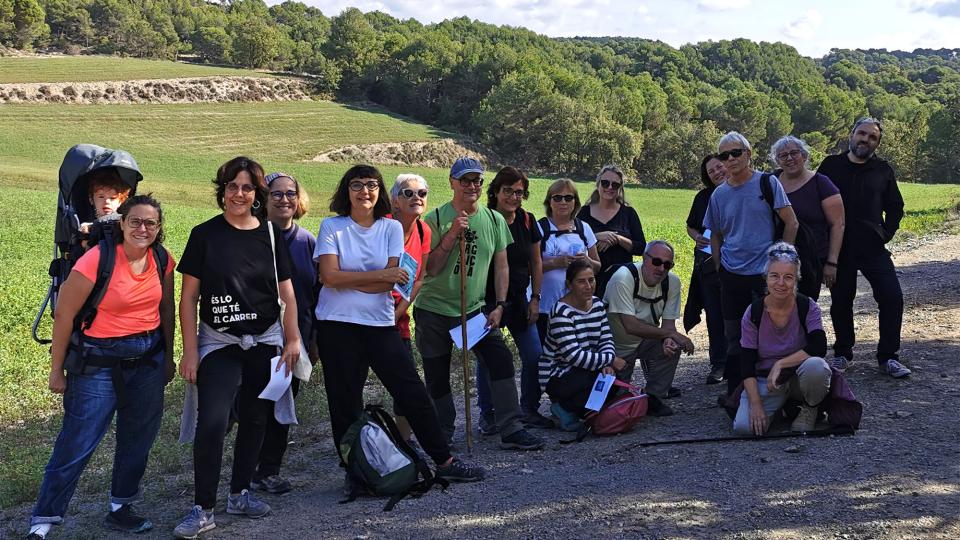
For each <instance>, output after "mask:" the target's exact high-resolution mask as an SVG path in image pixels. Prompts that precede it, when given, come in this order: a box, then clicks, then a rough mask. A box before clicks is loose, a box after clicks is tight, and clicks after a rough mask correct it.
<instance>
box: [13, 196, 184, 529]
mask: <svg viewBox="0 0 960 540" xmlns="http://www.w3.org/2000/svg"><path fill="white" fill-rule="evenodd" d="M118 212H119V214H120V220H119V221H118V222H117V225H115V227H119V230H118V231H117V232H116V233H115V234H114V235H113V238H114V239H116V241H117V244H116V246H115V247H114V246H110V249H112V250H115V258H114V266H113V271H112V272H111V277H110V281H109V282H108V283H107V285H106V289H105V293H104V295H103V298H102V299H101V301H100V303H99V304H98V305H97V307H96V312H95V313H94V314H93V319H92V321H87V323H88V324H87V325H85V326H83V327H80V326H75V324H74V321H75V318H77V317H78V316H82V313H83V311H84V309H83V308H84V306H85V304H86V302H87V300H88V297H89V296H90V294H91V293H92V292H93V289H94V284H95V283H96V281H97V275H98V267H99V263H100V258H101V255H102V254H101V253H100V245H106V244H100V245H98V246H94V247H93V248H91V249H90V250H89V251H87V252H86V253H85V254H84V255H83V256H82V257H80V259H79V260H78V261H77V263H76V265H74V267H73V270H72V271H71V272H70V276H69V277H68V278H67V280H66V281H65V282H64V283H63V286H62V287H61V288H60V299H59V301H58V302H57V310H56V316H55V317H54V319H53V345H52V346H51V348H50V355H51V367H50V381H49V386H50V391H51V392H53V393H56V394H63V410H64V415H63V426H62V427H61V428H60V435H58V436H57V441H56V443H55V444H54V447H53V453H52V454H51V455H50V461H49V462H48V463H47V467H46V469H45V471H44V475H43V483H42V484H41V486H40V495H39V497H38V498H37V504H36V506H34V509H33V514H32V517H31V518H30V533H29V536H28V537H27V538H33V539H40V538H44V537H45V536H46V535H47V533H48V532H49V531H50V529H51V527H52V525H55V524H59V523H62V522H63V516H64V515H65V514H66V512H67V505H68V504H69V503H70V499H71V498H72V497H73V492H74V490H75V489H76V487H77V482H78V481H79V480H80V475H81V473H83V469H84V468H85V467H86V465H87V462H88V461H89V459H90V456H92V455H93V452H94V451H95V450H96V449H97V446H99V444H100V441H101V440H102V439H103V437H104V435H106V433H107V431H108V430H109V429H110V424H111V423H112V420H113V416H114V413H116V416H117V427H116V438H117V444H116V450H115V452H114V458H113V482H112V484H111V488H110V510H109V512H108V513H107V515H106V517H105V518H104V524H105V525H106V526H107V527H109V528H111V529H115V530H120V531H125V532H134V533H139V532H143V531H147V530H149V529H151V528H153V524H152V523H151V522H150V520H148V519H146V518H143V517H141V516H139V515H137V513H136V512H135V511H134V509H133V503H135V502H137V501H138V500H140V498H141V481H142V479H143V473H144V471H145V470H146V467H147V458H148V456H149V453H150V448H151V447H152V446H153V442H154V440H156V437H157V432H158V431H159V429H160V418H161V415H162V414H163V388H164V386H165V385H166V383H168V382H170V380H171V379H172V378H173V374H174V364H173V335H174V303H173V267H174V265H175V263H174V261H173V258H172V257H171V256H170V254H169V253H168V252H166V250H165V248H163V246H162V245H161V242H162V241H163V228H162V225H163V211H162V210H161V208H160V203H159V202H157V200H156V199H154V198H153V197H151V196H150V195H136V196H134V197H131V198H129V199H127V200H126V201H124V203H123V204H121V205H120V208H119V209H118ZM155 250H164V253H163V254H162V255H165V257H164V256H162V255H161V254H158V253H157V252H156V251H155ZM161 257H162V258H161ZM164 262H165V263H166V268H165V269H164V268H163V265H164ZM116 377H119V380H118V379H117V378H116Z"/></svg>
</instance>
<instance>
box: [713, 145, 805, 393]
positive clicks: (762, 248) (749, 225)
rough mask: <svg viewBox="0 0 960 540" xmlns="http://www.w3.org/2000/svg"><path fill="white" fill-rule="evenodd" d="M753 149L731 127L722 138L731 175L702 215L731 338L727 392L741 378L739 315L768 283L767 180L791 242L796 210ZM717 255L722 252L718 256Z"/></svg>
mask: <svg viewBox="0 0 960 540" xmlns="http://www.w3.org/2000/svg"><path fill="white" fill-rule="evenodd" d="M751 157H753V152H752V150H751V148H750V142H749V141H747V138H746V137H744V136H743V135H741V134H740V133H737V132H736V131H731V132H729V133H727V134H726V135H724V136H723V137H721V138H720V144H719V147H718V153H717V159H719V160H720V161H721V162H723V165H724V167H726V169H727V174H728V177H727V181H726V182H725V183H723V184H721V185H719V186H717V189H716V190H714V192H713V195H711V196H710V202H709V203H708V204H707V212H706V214H705V215H704V217H703V226H704V227H706V228H707V229H709V230H710V247H711V251H712V252H713V261H714V265H716V268H717V271H718V272H719V273H720V309H721V311H722V312H723V331H724V334H725V336H726V338H727V364H726V367H725V371H724V378H725V379H727V394H730V393H732V392H733V391H734V390H735V389H736V387H737V386H738V385H739V384H740V379H741V377H740V319H741V318H743V313H744V311H746V309H747V307H748V306H749V305H750V303H751V302H752V301H753V298H754V297H755V296H762V295H763V293H764V288H765V287H766V283H765V281H764V279H763V266H764V263H765V261H766V254H767V248H769V247H770V245H771V244H773V242H774V241H775V240H779V238H775V236H777V234H776V224H775V223H774V218H773V211H771V208H770V206H771V205H770V204H768V203H767V201H766V198H765V197H764V191H765V189H764V188H762V187H761V184H762V183H764V182H766V183H768V185H769V191H770V192H772V195H773V197H772V198H773V208H774V209H775V211H776V213H777V215H778V216H779V218H780V219H781V220H782V221H783V223H784V229H783V238H782V239H783V240H784V241H785V242H788V243H790V244H792V243H793V241H794V239H795V237H796V235H797V228H798V227H799V226H800V225H799V223H798V222H797V216H796V215H795V214H794V213H793V208H792V207H791V206H790V200H789V199H788V198H787V194H786V192H784V190H783V186H782V185H780V181H779V180H777V177H776V176H774V175H772V174H766V173H761V172H760V171H757V170H754V169H753V167H751V165H750V158H751ZM717 255H719V256H717Z"/></svg>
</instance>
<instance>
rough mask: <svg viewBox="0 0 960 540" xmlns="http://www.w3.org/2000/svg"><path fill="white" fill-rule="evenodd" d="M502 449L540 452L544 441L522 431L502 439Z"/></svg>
mask: <svg viewBox="0 0 960 540" xmlns="http://www.w3.org/2000/svg"><path fill="white" fill-rule="evenodd" d="M500 448H503V449H504V450H539V449H541V448H543V439H541V438H540V437H536V436H534V435H531V434H530V433H529V432H528V431H527V430H525V429H521V430H520V431H517V432H515V433H511V434H510V435H508V436H506V437H503V438H501V439H500Z"/></svg>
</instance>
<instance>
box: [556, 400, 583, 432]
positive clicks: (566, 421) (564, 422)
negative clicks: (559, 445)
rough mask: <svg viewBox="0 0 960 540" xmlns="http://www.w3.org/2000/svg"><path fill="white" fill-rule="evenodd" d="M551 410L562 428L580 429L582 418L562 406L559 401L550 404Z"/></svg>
mask: <svg viewBox="0 0 960 540" xmlns="http://www.w3.org/2000/svg"><path fill="white" fill-rule="evenodd" d="M550 412H551V413H552V414H553V417H554V418H556V419H557V422H558V423H559V424H560V429H561V430H563V431H577V430H579V429H580V424H581V422H580V418H578V417H577V415H575V414H573V413H572V412H570V411H568V410H566V409H564V408H563V407H561V406H560V404H559V403H554V404H552V405H550Z"/></svg>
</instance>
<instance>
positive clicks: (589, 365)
mask: <svg viewBox="0 0 960 540" xmlns="http://www.w3.org/2000/svg"><path fill="white" fill-rule="evenodd" d="M547 328H548V329H547V339H546V342H545V343H544V348H543V355H542V356H541V357H540V364H539V374H538V378H539V381H540V387H541V388H543V389H546V387H547V383H548V382H549V381H550V379H551V378H552V377H562V376H563V375H565V374H566V373H567V372H568V371H570V368H572V367H579V368H582V369H585V370H587V371H600V370H601V369H603V368H604V367H606V366H609V365H610V364H612V363H613V359H614V358H615V356H616V355H615V354H614V347H613V334H612V333H611V332H610V323H609V322H608V321H607V310H606V308H605V307H604V305H603V302H602V301H601V300H600V299H599V298H597V297H594V298H593V305H592V306H590V311H586V312H584V311H580V310H579V309H577V308H575V307H573V306H571V305H570V304H567V303H566V302H562V301H561V302H557V304H556V305H555V306H554V308H553V312H552V313H551V314H550V323H549V324H548V327H547Z"/></svg>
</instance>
